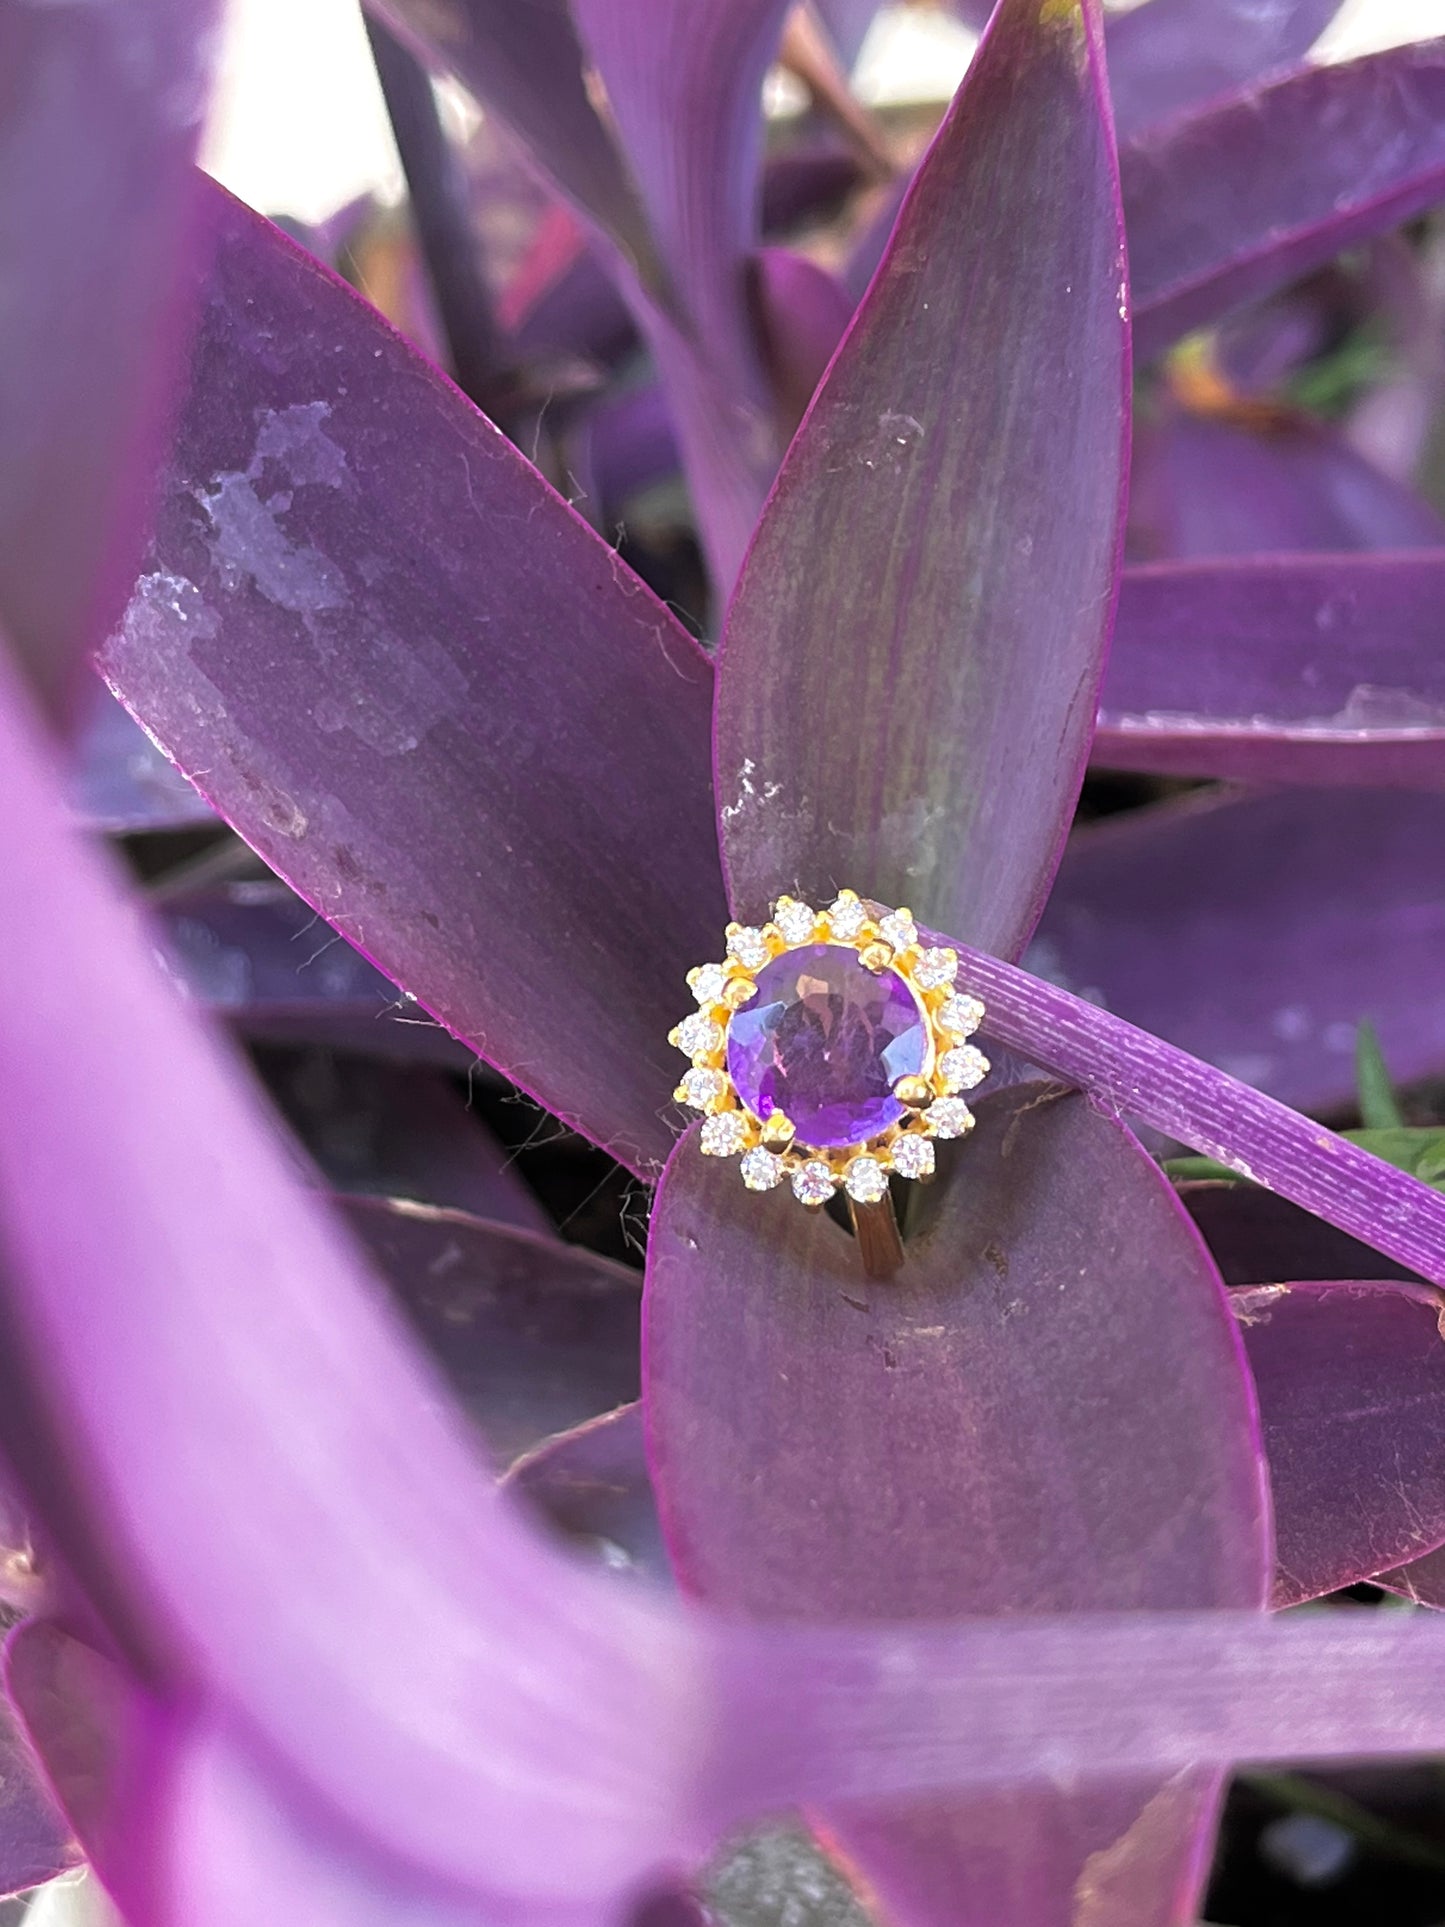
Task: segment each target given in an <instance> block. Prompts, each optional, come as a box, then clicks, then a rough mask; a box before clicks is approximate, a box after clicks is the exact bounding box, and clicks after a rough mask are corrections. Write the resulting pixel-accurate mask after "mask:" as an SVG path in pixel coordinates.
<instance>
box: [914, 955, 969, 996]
mask: <svg viewBox="0 0 1445 1927" xmlns="http://www.w3.org/2000/svg"><path fill="white" fill-rule="evenodd" d="M957 969H958V957H957V955H956V954H955V952H953V951H952V950H925V951H924V953H923V955H922V956H921V957H920V958H919V959H918V963H917V965H916V966H915V968H914V972H913V978H914V981H915V983H918V984H921V985H922V987H923V988H924V989H925V990H938V989H940V988H941V986H942V985H944V984H951V983H952V982H953V979H954V974H955V972H956V971H957Z"/></svg>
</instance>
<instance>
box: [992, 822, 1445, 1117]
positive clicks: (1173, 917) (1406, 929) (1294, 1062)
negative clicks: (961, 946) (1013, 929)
mask: <svg viewBox="0 0 1445 1927" xmlns="http://www.w3.org/2000/svg"><path fill="white" fill-rule="evenodd" d="M1442 944H1445V797H1442V796H1427V795H1419V794H1413V793H1411V792H1409V791H1403V790H1363V791H1361V790H1303V789H1300V790H1285V791H1280V792H1278V793H1275V794H1266V795H1254V796H1241V797H1238V798H1230V797H1220V796H1216V795H1210V794H1205V795H1203V796H1201V797H1199V798H1198V799H1195V798H1185V799H1183V800H1181V801H1178V802H1173V803H1166V804H1163V805H1160V806H1157V807H1156V808H1154V809H1151V810H1147V811H1135V812H1131V813H1130V814H1129V815H1127V816H1122V817H1116V818H1114V819H1113V820H1112V821H1106V822H1104V823H1103V824H1101V825H1099V826H1098V827H1097V828H1092V829H1087V830H1085V831H1083V832H1082V833H1080V834H1079V835H1078V836H1077V837H1076V838H1075V840H1074V842H1073V844H1072V845H1071V846H1070V849H1069V851H1068V854H1067V855H1066V857H1065V859H1064V863H1063V865H1062V867H1061V869H1060V871H1059V877H1058V882H1057V884H1056V886H1055V889H1054V893H1053V896H1052V897H1051V898H1050V899H1049V905H1048V908H1047V910H1046V911H1045V913H1044V919H1043V922H1042V923H1041V924H1040V926H1039V933H1038V936H1037V937H1036V938H1035V940H1034V944H1033V946H1032V948H1031V949H1030V951H1029V964H1030V967H1031V968H1032V969H1035V970H1037V971H1038V972H1039V973H1040V974H1041V975H1043V976H1048V977H1051V978H1053V979H1054V980H1055V981H1057V982H1059V983H1062V984H1066V985H1068V986H1069V987H1070V988H1072V989H1075V990H1078V991H1080V992H1081V993H1086V994H1087V995H1088V996H1089V997H1090V998H1092V999H1094V1000H1095V1001H1097V1002H1099V1003H1101V1004H1103V1006H1104V1007H1105V1008H1106V1009H1108V1010H1111V1011H1114V1012H1116V1013H1117V1014H1118V1015H1119V1016H1120V1017H1124V1018H1127V1019H1128V1020H1129V1022H1130V1023H1133V1024H1138V1025H1139V1026H1140V1028H1141V1029H1144V1030H1147V1031H1151V1032H1153V1033H1155V1035H1157V1036H1159V1037H1161V1038H1164V1039H1166V1040H1167V1041H1168V1042H1169V1043H1171V1044H1177V1045H1179V1046H1180V1047H1181V1048H1183V1049H1184V1050H1188V1051H1191V1052H1192V1053H1193V1054H1194V1055H1195V1056H1197V1057H1202V1058H1205V1059H1207V1060H1208V1061H1209V1062H1210V1063H1212V1064H1217V1065H1219V1066H1220V1068H1221V1069H1223V1070H1227V1071H1228V1072H1229V1073H1230V1074H1231V1075H1232V1076H1234V1077H1238V1078H1241V1079H1243V1080H1244V1081H1245V1082H1246V1083H1249V1084H1254V1085H1257V1086H1258V1087H1259V1088H1260V1089H1261V1090H1265V1091H1269V1092H1271V1093H1272V1094H1273V1095H1274V1096H1275V1097H1279V1098H1282V1099H1283V1100H1284V1101H1285V1102H1286V1103H1289V1104H1294V1105H1297V1106H1300V1107H1302V1108H1307V1109H1311V1110H1316V1109H1328V1108H1330V1107H1332V1106H1342V1105H1347V1104H1349V1103H1350V1102H1351V1101H1352V1099H1353V1095H1354V1088H1355V1078H1354V1049H1355V1035H1356V1030H1357V1028H1358V1025H1359V1023H1360V1021H1361V1019H1362V1018H1366V1017H1368V1018H1369V1019H1370V1020H1371V1021H1372V1022H1373V1023H1374V1024H1375V1025H1376V1027H1377V1030H1378V1032H1379V1036H1380V1040H1381V1043H1382V1046H1383V1048H1384V1052H1385V1056H1386V1060H1387V1062H1388V1063H1389V1065H1390V1068H1391V1070H1392V1072H1393V1073H1394V1075H1395V1076H1396V1077H1398V1078H1399V1079H1401V1080H1402V1081H1404V1082H1410V1081H1412V1080H1414V1079H1416V1078H1420V1077H1426V1076H1431V1075H1434V1074H1436V1073H1438V1072H1439V1071H1441V1070H1445V984H1442V982H1441V979H1440V974H1439V971H1438V968H1437V960H1438V958H1439V956H1440V953H1441V946H1442Z"/></svg>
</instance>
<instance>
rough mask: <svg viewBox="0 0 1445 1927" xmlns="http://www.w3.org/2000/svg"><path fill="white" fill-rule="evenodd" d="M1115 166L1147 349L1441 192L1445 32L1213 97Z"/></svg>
mask: <svg viewBox="0 0 1445 1927" xmlns="http://www.w3.org/2000/svg"><path fill="white" fill-rule="evenodd" d="M1306 157H1307V163H1308V164H1304V162H1305V159H1306ZM1120 175H1121V178H1122V181H1123V191H1124V212H1125V217H1126V220H1127V223H1128V230H1129V249H1130V259H1131V263H1132V267H1133V280H1134V340H1135V346H1136V349H1137V351H1138V353H1139V355H1140V357H1141V358H1143V357H1147V356H1150V355H1154V354H1157V353H1158V352H1159V351H1160V350H1161V349H1163V348H1167V347H1168V346H1169V344H1170V343H1171V342H1173V341H1177V340H1178V339H1179V338H1180V336H1181V335H1185V334H1188V333H1189V331H1190V330H1191V329H1193V328H1198V327H1202V326H1203V325H1204V324H1205V323H1206V322H1209V321H1213V320H1215V319H1216V318H1217V317H1218V316H1220V315H1222V314H1224V313H1225V312H1227V310H1229V309H1230V308H1236V307H1238V306H1239V305H1240V304H1241V303H1242V302H1244V301H1249V300H1254V299H1256V298H1257V297H1258V296H1260V295H1263V294H1268V293H1270V292H1271V291H1272V290H1273V289H1275V288H1279V287H1283V286H1284V284H1285V283H1286V282H1288V281H1294V280H1296V279H1298V277H1299V276H1300V275H1302V274H1305V273H1307V272H1308V271H1309V270H1310V269H1311V268H1315V267H1320V266H1322V265H1323V264H1324V263H1325V262H1326V261H1329V260H1332V259H1333V258H1334V256H1335V255H1337V254H1340V253H1342V252H1343V250H1344V249H1345V248H1347V247H1350V246H1352V245H1353V244H1354V243H1355V242H1356V241H1361V240H1365V239H1366V238H1368V237H1369V236H1370V235H1373V234H1382V233H1384V232H1385V231H1386V229H1388V228H1392V227H1398V226H1399V224H1400V222H1402V221H1406V220H1409V219H1410V217H1411V216H1412V215H1415V214H1418V213H1420V212H1421V211H1422V210H1423V209H1424V208H1427V207H1430V206H1432V205H1433V204H1434V203H1435V202H1436V201H1438V200H1440V199H1441V198H1442V197H1445V40H1427V41H1422V42H1419V43H1417V44H1415V45H1411V46H1405V47H1392V48H1390V49H1389V50H1388V52H1385V53H1377V54H1368V55H1366V56H1365V57H1364V58H1362V59H1360V60H1352V61H1348V62H1344V63H1342V64H1341V65H1339V66H1334V67H1305V68H1302V69H1300V70H1299V71H1298V72H1296V73H1293V74H1290V75H1287V76H1285V77H1284V78H1282V79H1280V80H1277V81H1274V82H1270V83H1266V84H1264V85H1262V86H1259V87H1256V88H1251V89H1249V90H1247V91H1246V92H1244V93H1242V94H1239V95H1236V96H1234V97H1233V98H1231V99H1228V100H1224V101H1221V102H1218V103H1211V104H1209V105H1206V106H1204V107H1202V108H1200V109H1199V110H1198V111H1197V112H1196V113H1194V114H1191V115H1188V116H1186V117H1185V118H1183V119H1181V120H1177V121H1172V122H1169V123H1167V124H1166V125H1165V126H1163V127H1161V128H1159V129H1157V130H1155V131H1152V132H1150V133H1147V134H1145V135H1143V136H1142V137H1141V138H1140V139H1138V140H1135V141H1132V142H1131V143H1130V144H1129V145H1128V146H1127V147H1126V148H1125V149H1124V150H1123V152H1122V153H1121V155H1120Z"/></svg>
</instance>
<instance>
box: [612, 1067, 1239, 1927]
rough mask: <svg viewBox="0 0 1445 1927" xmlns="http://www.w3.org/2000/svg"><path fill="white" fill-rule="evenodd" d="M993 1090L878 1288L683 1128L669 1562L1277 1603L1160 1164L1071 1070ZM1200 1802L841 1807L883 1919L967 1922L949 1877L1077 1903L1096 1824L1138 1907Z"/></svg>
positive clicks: (998, 1894) (870, 1588)
mask: <svg viewBox="0 0 1445 1927" xmlns="http://www.w3.org/2000/svg"><path fill="white" fill-rule="evenodd" d="M978 1119H979V1122H978V1129H977V1131H976V1132H975V1133H974V1135H973V1136H972V1138H971V1139H970V1141H969V1144H968V1146H967V1147H966V1149H965V1150H964V1151H962V1152H961V1153H960V1154H959V1155H958V1157H957V1159H956V1161H955V1162H954V1163H953V1165H952V1167H951V1168H950V1169H948V1170H947V1171H946V1173H945V1175H944V1178H943V1180H942V1181H941V1183H940V1184H939V1186H938V1187H937V1188H936V1189H935V1190H933V1191H932V1192H931V1193H928V1194H926V1195H925V1196H924V1197H923V1198H921V1199H920V1200H919V1209H918V1210H917V1212H916V1213H915V1214H914V1215H915V1217H916V1219H917V1220H918V1222H917V1223H916V1225H915V1228H914V1232H913V1235H912V1236H911V1237H910V1240H909V1244H908V1257H907V1260H906V1263H905V1265H904V1268H903V1270H902V1271H900V1272H899V1273H898V1275H897V1276H896V1278H894V1279H892V1280H891V1281H890V1282H889V1283H888V1284H887V1285H882V1286H880V1285H876V1284H874V1285H870V1284H869V1283H868V1282H867V1280H866V1279H865V1278H864V1277H863V1275H862V1273H861V1271H860V1268H859V1264H858V1256H857V1247H856V1245H855V1244H854V1242H853V1241H852V1239H850V1238H849V1237H848V1236H847V1234H846V1233H845V1232H843V1231H842V1230H841V1229H840V1228H839V1227H837V1226H836V1225H834V1224H833V1223H831V1222H830V1221H829V1220H828V1219H827V1218H826V1217H824V1216H821V1215H816V1216H814V1215H809V1214H807V1213H804V1212H802V1211H800V1210H799V1209H798V1207H797V1205H796V1203H795V1202H794V1200H793V1199H792V1198H791V1197H788V1196H786V1195H784V1194H782V1193H777V1194H774V1195H773V1196H771V1197H768V1198H765V1199H759V1198H758V1197H756V1196H753V1195H750V1194H749V1193H748V1192H746V1191H745V1190H744V1189H743V1187H742V1186H741V1185H740V1184H739V1183H738V1181H737V1174H736V1172H735V1171H734V1170H732V1169H730V1168H728V1167H726V1166H723V1167H719V1166H717V1165H715V1164H714V1163H712V1162H711V1161H710V1160H708V1159H705V1158H703V1157H700V1156H699V1155H698V1150H697V1143H696V1138H695V1136H693V1135H690V1136H689V1137H688V1138H686V1139H685V1140H684V1141H683V1143H682V1144H681V1145H680V1146H679V1148H678V1150H677V1152H676V1153H675V1154H674V1157H673V1159H672V1161H671V1163H670V1164H669V1166H668V1169H667V1172H666V1173H665V1175H664V1178H663V1183H662V1187H661V1190H660V1192H659V1194H658V1201H657V1206H656V1209H655V1212H654V1217H653V1230H652V1241H651V1245H650V1248H649V1253H648V1273H647V1287H646V1295H645V1300H644V1320H645V1341H646V1342H645V1352H644V1358H645V1379H644V1398H645V1410H646V1417H647V1426H648V1441H649V1449H650V1454H651V1458H652V1464H653V1474H654V1480H655V1483H656V1486H657V1492H658V1503H659V1509H660V1512H661V1517H662V1521H663V1528H664V1532H665V1534H666V1537H667V1542H668V1547H669V1550H670V1552H671V1555H672V1558H673V1561H674V1564H675V1566H676V1568H677V1572H678V1577H679V1580H680V1582H681V1583H682V1585H683V1586H684V1587H685V1588H686V1589H687V1590H689V1591H691V1592H694V1593H696V1594H698V1595H699V1596H700V1597H701V1598H702V1599H704V1600H706V1601H708V1602H709V1603H712V1604H715V1605H717V1606H720V1607H722V1608H724V1609H725V1610H727V1611H729V1612H737V1613H748V1614H752V1615H767V1616H769V1617H772V1618H781V1619H820V1620H829V1619H833V1620H856V1619H858V1618H860V1617H868V1618H890V1619H895V1620H898V1619H908V1618H933V1619H942V1618H945V1617H951V1616H954V1615H960V1614H991V1613H1010V1612H1050V1611H1053V1612H1058V1611H1064V1610H1068V1609H1071V1608H1072V1609H1080V1610H1087V1609H1090V1608H1098V1607H1102V1606H1127V1607H1134V1608H1147V1607H1168V1606H1186V1605H1198V1604H1204V1603H1209V1604H1213V1605H1219V1606H1226V1605H1247V1604H1254V1603H1262V1601H1263V1598H1264V1592H1265V1588H1266V1585H1267V1580H1268V1571H1269V1530H1268V1508H1267V1502H1266V1498H1265V1493H1264V1487H1263V1465H1262V1461H1261V1459H1260V1456H1259V1448H1258V1441H1257V1438H1256V1434H1255V1426H1254V1417H1253V1411H1252V1404H1251V1396H1250V1393H1249V1390H1248V1383H1247V1378H1246V1375H1245V1373H1244V1369H1243V1359H1242V1356H1241V1352H1240V1346H1239V1341H1238V1336H1237V1333H1236V1332H1235V1330H1234V1329H1233V1327H1232V1324H1231V1321H1230V1318H1229V1314H1228V1311H1227V1308H1226V1305H1225V1302H1224V1297H1223V1293H1222V1291H1221V1289H1220V1285H1219V1280H1218V1276H1217V1274H1216V1273H1215V1272H1214V1269H1213V1267H1212V1265H1211V1264H1210V1261H1209V1259H1208V1256H1207V1254H1206V1253H1205V1251H1204V1249H1203V1246H1202V1244H1201V1243H1200V1242H1199V1240H1198V1238H1197V1236H1196V1234H1195V1233H1194V1231H1193V1228H1192V1226H1191V1225H1190V1223H1189V1221H1188V1218H1187V1216H1186V1215H1185V1213H1184V1212H1183V1210H1182V1208H1181V1207H1180V1205H1179V1203H1178V1201H1177V1199H1176V1198H1175V1196H1174V1194H1173V1192H1172V1190H1171V1188H1170V1187H1169V1185H1168V1183H1167V1181H1166V1180H1165V1179H1164V1178H1163V1177H1162V1176H1161V1175H1160V1173H1159V1171H1158V1169H1157V1167H1156V1166H1155V1165H1153V1164H1152V1163H1151V1161H1150V1160H1149V1159H1148V1158H1147V1157H1146V1156H1145V1155H1144V1154H1143V1153H1142V1151H1141V1150H1140V1149H1139V1147H1138V1145H1137V1144H1136V1143H1135V1142H1134V1141H1133V1140H1132V1139H1131V1138H1130V1137H1129V1135H1128V1133H1127V1132H1125V1131H1123V1130H1122V1129H1121V1128H1120V1127H1119V1126H1118V1125H1117V1124H1115V1123H1113V1122H1112V1121H1110V1120H1107V1119H1105V1118H1104V1117H1102V1116H1101V1115H1100V1114H1098V1113H1097V1112H1095V1111H1094V1110H1092V1109H1091V1108H1090V1107H1089V1105H1088V1104H1087V1103H1086V1102H1084V1101H1083V1100H1082V1099H1080V1098H1078V1097H1076V1096H1070V1095H1067V1094H1065V1093H1063V1092H1061V1091H1059V1090H1057V1089H1050V1088H1048V1087H1045V1086H1039V1085H1031V1086H1029V1085H1026V1086H1022V1087H1019V1088H1017V1089H1015V1090H1013V1091H1009V1092H1006V1093H1004V1094H1002V1095H1000V1096H998V1097H995V1098H990V1099H987V1100H985V1101H984V1103H982V1104H981V1105H980V1106H979V1111H978ZM1146 1468H1147V1469H1146ZM1211 1813H1212V1799H1211V1786H1210V1781H1209V1777H1208V1776H1207V1775H1205V1776H1203V1777H1202V1778H1186V1779H1185V1780H1183V1781H1174V1782H1172V1783H1171V1784H1169V1785H1167V1786H1163V1787H1161V1786H1158V1785H1155V1784H1142V1785H1141V1784H1139V1783H1134V1784H1128V1785H1125V1784H1116V1785H1113V1786H1109V1787H1105V1786H1099V1787H1095V1788H1092V1789H1085V1790H1083V1791H1082V1792H1081V1793H1076V1794H1075V1795H1073V1796H1072V1797H1071V1796H1070V1795H1068V1794H1065V1793H1063V1792H1061V1791H1058V1790H1047V1791H1046V1790H1041V1789H1038V1788H1029V1789H1018V1790H1015V1791H1013V1792H1012V1793H1010V1794H1009V1795H1007V1796H1001V1797H999V1798H997V1799H975V1800H972V1801H968V1802H964V1803H960V1804H957V1805H954V1804H949V1805H946V1806H945V1805H938V1804H934V1805H930V1806H928V1807H924V1808H917V1809H913V1810H910V1811H909V1812H907V1813H906V1814H903V1813H898V1812H892V1813H888V1812H884V1813H882V1814H869V1815H867V1816H866V1817H865V1816H863V1815H860V1814H850V1815H848V1816H847V1817H846V1818H844V1817H842V1816H837V1815H835V1816H833V1817H832V1818H831V1819H830V1822H829V1828H828V1830H829V1832H830V1833H831V1834H833V1835H835V1836H836V1837H838V1838H839V1839H841V1842H842V1845H843V1848H844V1851H845V1853H846V1854H847V1856H848V1857H849V1858H850V1859H851V1860H853V1861H855V1862H856V1863H857V1864H858V1865H859V1866H860V1867H861V1869H862V1871H863V1874H864V1876H865V1879H866V1881H867V1883H868V1886H869V1887H870V1889H871V1890H872V1891H873V1892H874V1893H875V1894H877V1895H878V1896H879V1898H880V1899H881V1901H882V1902H883V1904H884V1905H885V1907H886V1908H887V1909H888V1911H889V1913H890V1915H891V1916H892V1918H894V1919H895V1920H899V1921H903V1922H927V1921H933V1920H938V1921H943V1920H949V1921H957V1920H958V1919H959V1918H960V1916H959V1913H958V1911H957V1910H958V1907H959V1901H960V1895H962V1894H966V1895H967V1903H966V1905H967V1911H966V1914H965V1916H964V1917H965V1918H967V1919H969V1920H977V1921H980V1922H984V1921H994V1922H1003V1921H1019V1922H1023V1921H1026V1920H1030V1919H1034V1918H1038V1919H1053V1918H1063V1917H1065V1914H1066V1912H1067V1907H1066V1904H1065V1903H1066V1902H1067V1898H1068V1896H1069V1895H1071V1894H1072V1893H1074V1892H1075V1890H1076V1888H1077V1887H1078V1885H1079V1884H1080V1883H1081V1882H1082V1881H1088V1880H1090V1879H1103V1878H1104V1877H1105V1874H1104V1860H1103V1856H1104V1851H1105V1849H1108V1850H1109V1852H1108V1856H1107V1859H1108V1868H1109V1871H1108V1875H1107V1882H1108V1891H1109V1893H1110V1896H1111V1900H1112V1903H1113V1904H1114V1905H1115V1906H1118V1907H1120V1908H1127V1909H1128V1910H1129V1916H1130V1917H1131V1918H1137V1919H1138V1920H1140V1921H1141V1922H1142V1921H1152V1920H1156V1919H1158V1920H1163V1919H1165V1918H1169V1919H1173V1918H1175V1917H1176V1909H1177V1907H1178V1905H1179V1902H1180V1900H1181V1899H1182V1898H1183V1897H1185V1896H1187V1895H1189V1894H1191V1893H1192V1891H1193V1888H1194V1885H1195V1883H1196V1881H1197V1879H1198V1875H1199V1871H1200V1869H1199V1864H1198V1835H1199V1831H1200V1829H1201V1828H1202V1827H1205V1826H1207V1824H1208V1821H1209V1818H1210V1816H1211ZM1096 1856H1098V1858H1096ZM1025 1896H1027V1900H1025Z"/></svg>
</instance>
